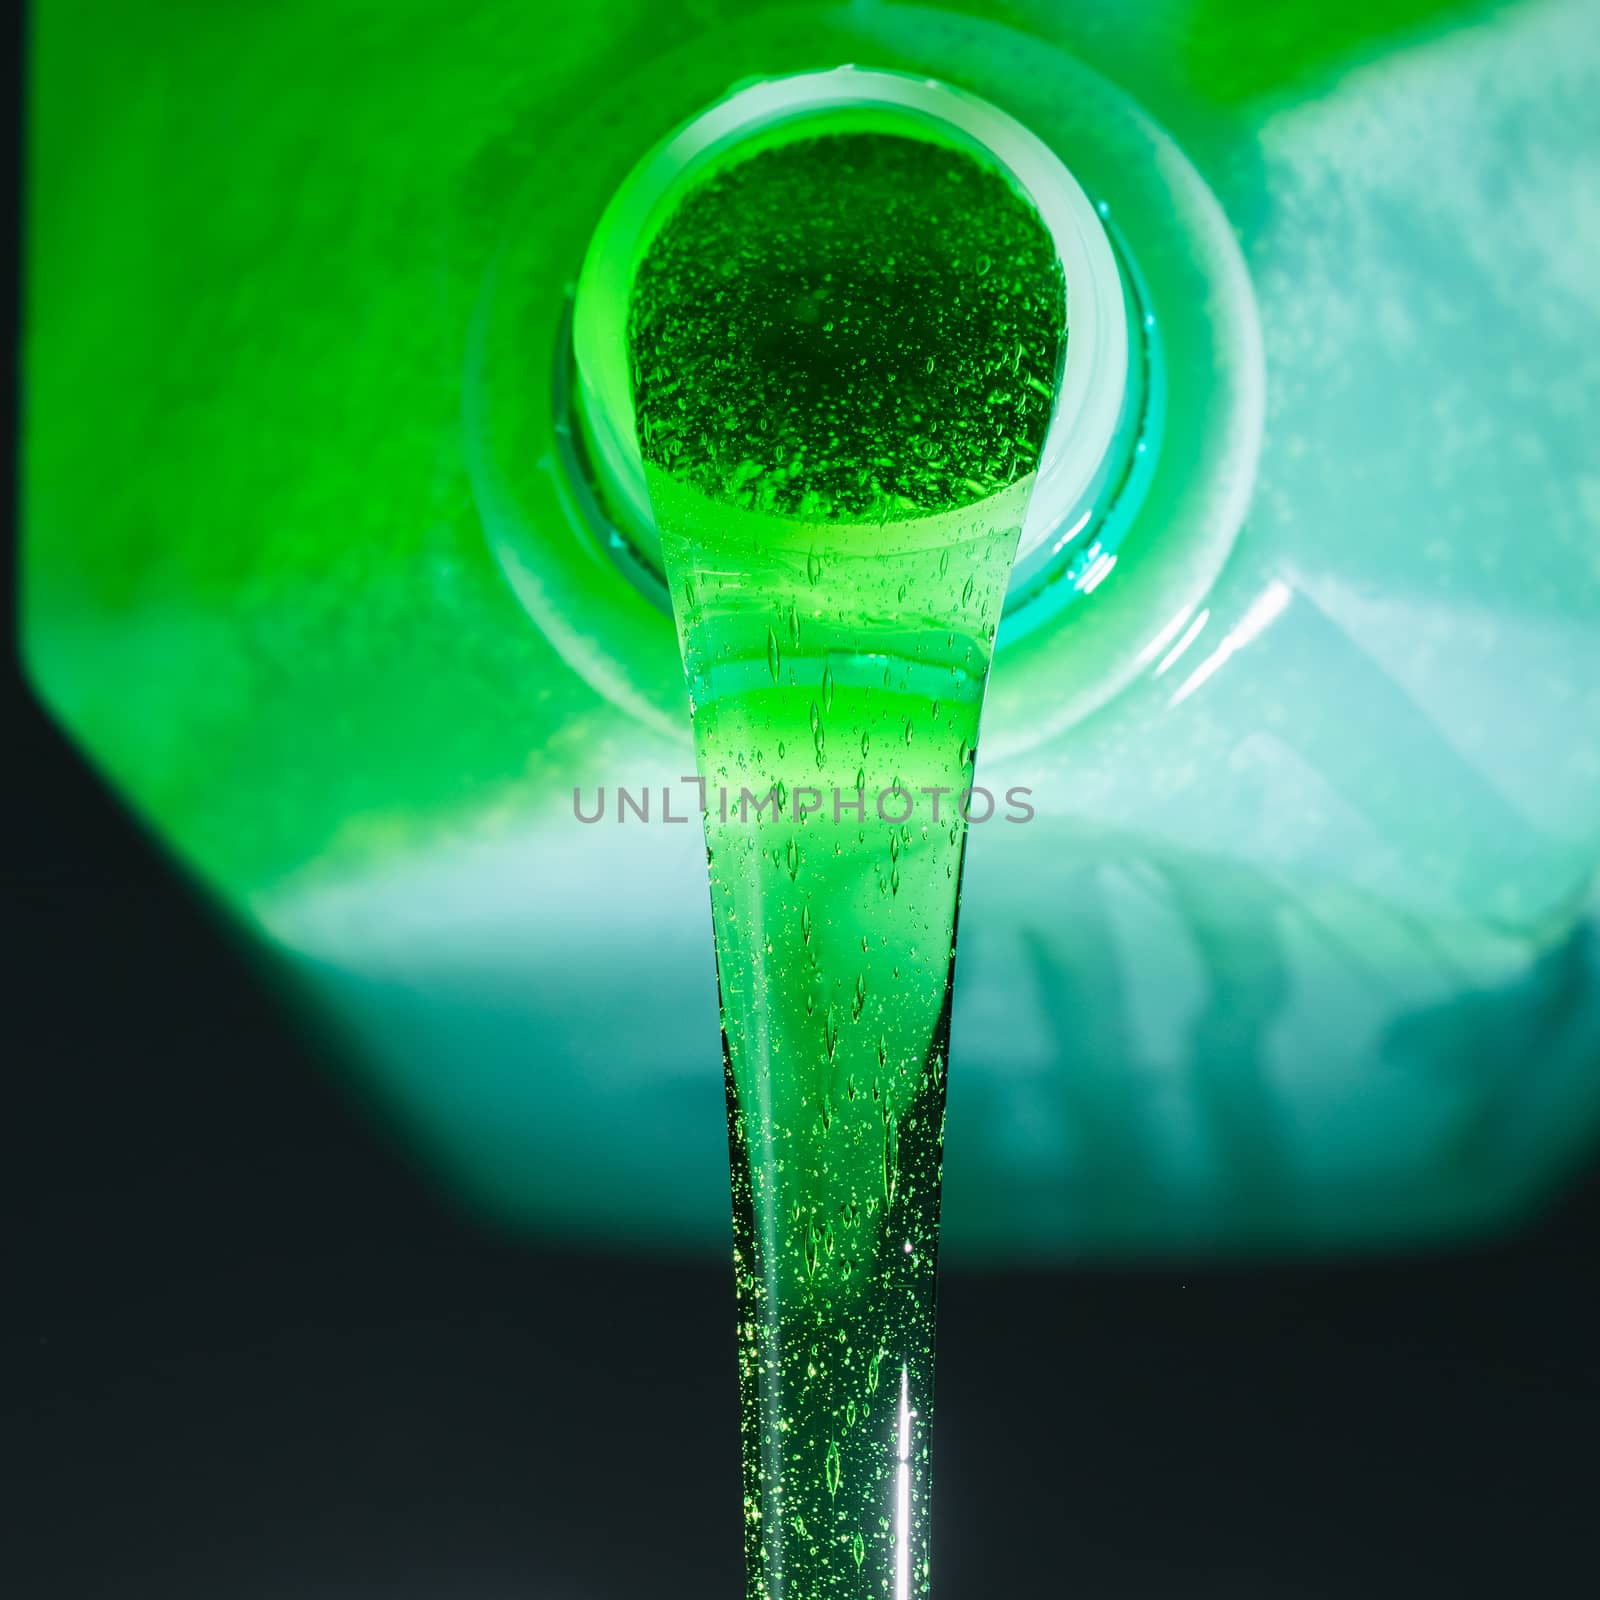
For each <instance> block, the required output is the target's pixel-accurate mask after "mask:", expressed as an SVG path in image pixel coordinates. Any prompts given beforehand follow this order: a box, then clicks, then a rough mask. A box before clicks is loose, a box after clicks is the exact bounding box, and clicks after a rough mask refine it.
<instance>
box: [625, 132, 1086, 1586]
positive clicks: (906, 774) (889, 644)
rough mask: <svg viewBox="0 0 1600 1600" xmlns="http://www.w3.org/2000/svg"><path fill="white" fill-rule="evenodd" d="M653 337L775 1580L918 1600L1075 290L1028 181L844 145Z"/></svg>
mask: <svg viewBox="0 0 1600 1600" xmlns="http://www.w3.org/2000/svg"><path fill="white" fill-rule="evenodd" d="M629 341H630V350H631V356H632V360H633V380H634V393H635V404H636V409H637V416H638V427H639V441H640V446H641V450H642V453H643V456H644V461H645V472H646V478H647V482H648V486H649V491H650V498H651V504H652V508H653V511H654V514H655V518H656V521H657V524H658V526H659V528H660V531H661V537H662V551H663V557H664V560H665V565H666V572H667V575H668V579H669V582H670V585H671V590H672V597H673V606H674V614H675V617H676V621H677V627H678V636H679V641H680V644H681V646H682V651H683V658H684V665H685V669H686V674H687V678H688V683H689V691H690V703H691V717H692V721H693V729H694V737H695V748H696V756H697V761H698V768H699V774H700V777H701V779H702V780H703V782H704V785H705V790H704V799H705V830H706V855H707V861H708V863H709V870H710V880H711V892H712V911H713V920H714V925H715V934H716V951H717V973H718V982H719V987H720V993H721V1003H722V1029H723V1059H724V1067H725V1075H726V1084H727V1105H728V1128H729V1145H730V1154H731V1162H732V1178H733V1210H734V1260H735V1268H736V1275H737V1298H738V1330H739V1337H738V1347H739V1380H740V1395H741V1407H742V1426H743V1455H744V1511H745V1549H746V1565H747V1572H748V1590H749V1594H750V1595H751V1596H752V1597H760V1600H813V1597H816V1600H821V1597H824V1596H832V1597H844V1596H863V1597H865V1596H875V1597H876V1596H888V1597H891V1600H905V1597H907V1596H909V1595H921V1594H925V1593H927V1591H928V1586H929V1574H928V1530H929V1518H928V1511H929V1501H928V1495H929V1460H930V1455H929V1429H930V1424H931V1421H932V1413H933V1375H934V1371H933V1369H934V1332H935V1286H936V1279H935V1269H936V1263H937V1257H938V1228H939V1192H940V1176H941V1163H942V1151H943V1135H944V1114H945V1072H946V1066H947V1061H948V1045H949V1034H950V1000H951V977H952V971H953V963H954V957H955V937H956V917H957V908H958V905H959V900H960V885H961V867H962V858H963V853H964V849H965V843H966V832H967V829H966V823H965V821H964V819H963V816H962V810H961V797H962V794H963V792H964V791H966V790H967V789H968V787H969V785H970V784H971V782H972V773H973V758H974V752H975V749H976V745H977V737H978V718H979V711H980V708H981V705H982V700H983V690H984V683H985V679H986V676H987V673H988V668H989V661H990V657H991V653H992V649H993V641H994V635H995V629H996V626H997V624H998V621H999V617H1000V611H1001V605H1002V601H1003V599H1004V595H1005V590H1006V583H1007V579H1008V576H1009V573H1010V567H1011V562H1012V559H1013V557H1014V555H1015V551H1016V544H1017V538H1018V533H1019V531H1020V528H1021V524H1022V519H1023V514H1024V512H1025V510H1026V508H1027V501H1028V496H1029V493H1030V492H1031V489H1032V486H1033V476H1034V466H1035V463H1036V461H1037V458H1038V455H1039V451H1040V449H1041V448H1042V445H1043V442H1044V435H1045V431H1046V428H1047V425H1048V421H1049V416H1050V409H1051V403H1052V398H1053V394H1054V389H1055V383H1056V380H1057V377H1058V374H1059V371H1060V365H1061V361H1062V357H1063V354H1064V349H1065V341H1066V304H1065V287H1064V284H1063V281H1062V275H1061V270H1060V266H1059V263H1058V261H1057V257H1056V252H1055V249H1054V246H1053V244H1052V241H1051V239H1050V237H1049V235H1048V233H1047V231H1046V230H1045V228H1044V226H1043V224H1042V223H1041V222H1040V220H1039V218H1038V216H1037V214H1036V212H1035V211H1034V209H1033V207H1032V205H1031V203H1030V202H1029V201H1028V200H1027V199H1026V197H1025V196H1023V195H1022V194H1021V193H1020V192H1019V191H1018V190H1017V188H1016V187H1015V186H1014V185H1013V184H1012V182H1011V181H1010V180H1009V179H1008V178H1007V177H1006V176H1005V175H1003V174H1002V173H1001V172H999V171H996V170H994V169H992V168H990V167H988V166H986V165H984V164H982V163H981V162H980V160H979V159H977V158H976V157H974V156H972V155H969V154H967V153H966V152H965V151H964V150H961V149H958V148H954V147H952V146H949V145H945V144H942V143H940V142H938V141H937V140H936V139H935V138H934V137H929V138H920V137H908V136H904V135H901V134H897V133H896V134H890V133H884V132H881V131H873V130H871V129H867V130H862V129H859V128H854V129H850V130H849V131H839V132H819V133H811V134H809V135H804V136H800V137H794V136H791V137H790V138H789V140H788V142H784V143H778V144H776V145H770V146H768V147H767V148H763V149H760V150H759V151H757V152H756V153H754V154H746V155H745V156H744V157H743V159H735V160H733V161H732V162H731V163H730V164H726V165H723V166H722V167H720V168H718V169H717V170H715V171H713V172H711V173H710V174H709V175H707V176H704V177H702V178H701V179H699V180H698V181H697V182H695V183H694V184H693V185H692V187H691V188H689V189H688V191H687V192H686V193H685V194H684V195H683V196H682V197H681V199H680V200H679V201H678V203H677V204H676V206H675V208H674V209H673V210H672V211H671V212H670V214H669V215H668V217H667V219H666V221H665V223H664V224H663V225H662V226H661V228H660V229H659V231H658V232H657V233H656V234H655V236H654V238H653V239H652V240H651V242H650V243H649V245H648V248H647V249H646V251H645V253H644V255H643V257H642V259H641V261H640V263H639V266H638V269H637V271H636V275H635V279H634V287H633V292H632V298H631V303H630V313H629ZM971 804H972V807H973V814H974V815H976V816H980V817H981V816H982V815H983V811H984V802H983V799H982V797H981V796H979V797H977V798H975V799H974V800H973V801H972V802H971Z"/></svg>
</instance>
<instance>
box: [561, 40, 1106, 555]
mask: <svg viewBox="0 0 1600 1600" xmlns="http://www.w3.org/2000/svg"><path fill="white" fill-rule="evenodd" d="M852 111H855V112H875V113H880V114H885V115H887V116H888V117H889V118H890V119H892V120H895V121H898V122H899V123H901V124H903V125H904V126H906V127H907V128H908V130H910V131H915V132H920V133H922V134H923V136H929V135H930V134H931V135H932V136H934V137H942V138H943V139H945V140H946V141H948V142H950V143H952V144H954V145H957V146H958V147H963V148H966V149H968V150H970V151H972V153H973V154H975V155H977V156H978V157H980V158H981V159H982V160H984V161H985V162H986V163H988V164H990V165H992V166H996V167H998V168H1000V169H1001V170H1002V171H1003V173H1004V174H1005V175H1006V176H1007V177H1008V178H1009V179H1010V180H1011V182H1012V183H1013V184H1014V185H1015V186H1016V187H1017V188H1018V189H1019V190H1020V191H1021V192H1022V193H1023V194H1024V195H1025V196H1026V197H1027V198H1028V200H1029V201H1030V202H1031V203H1032V204H1033V206H1034V208H1035V210H1036V211H1037V213H1038V215H1039V218H1040V220H1041V221H1042V222H1043V224H1044V226H1045V228H1046V230H1047V232H1048V233H1049V234H1050V237H1051V239H1052V240H1053V242H1054V244H1055V248H1056V254H1057V258H1058V260H1059V262H1060V265H1061V269H1062V274H1063V277H1064V279H1065V282H1066V309H1067V338H1066V354H1065V359H1064V361H1063V363H1062V369H1061V374H1060V377H1059V379H1058V381H1057V384H1056V392H1055V396H1054V399H1053V404H1052V408H1051V415H1050V422H1049V426H1048V428H1047V431H1046V434H1045V440H1044V445H1043V448H1042V449H1041V451H1040V457H1039V466H1038V468H1037V474H1036V478H1035V482H1034V486H1033V492H1032V494H1031V496H1030V498H1029V502H1028V510H1027V513H1026V516H1025V518H1024V521H1023V526H1022V530H1021V536H1020V539H1019V543H1018V551H1017V558H1018V561H1019V563H1020V562H1021V561H1022V559H1023V558H1024V557H1026V556H1028V555H1029V554H1031V553H1032V552H1033V551H1035V550H1036V549H1038V548H1039V547H1040V546H1041V545H1043V544H1044V543H1045V542H1046V540H1048V539H1049V538H1050V537H1051V535H1052V534H1053V533H1055V532H1056V531H1057V530H1059V529H1060V528H1062V527H1070V526H1072V525H1073V523H1074V522H1076V521H1077V520H1078V519H1079V518H1080V517H1081V516H1082V515H1083V513H1084V511H1086V510H1087V509H1089V508H1090V507H1091V506H1092V504H1093V501H1094V496H1095V493H1096V491H1097V489H1098V488H1099V486H1100V481H1101V478H1102V476H1103V471H1102V469H1103V467H1104V464H1105V462H1106V459H1107V457H1108V455H1109V454H1110V452H1111V450H1112V448H1113V444H1114V441H1115V437H1116V433H1117V429H1118V425H1119V423H1120V421H1121V419H1122V415H1123V401H1124V396H1125V394H1126V390H1127V383H1128V329H1127V316H1126V305H1125V301H1124V298H1123V285H1122V278H1121V274H1120V272H1119V270H1118V267H1117V262H1116V257H1115V255H1114V253H1113V251H1112V248H1111V245H1110V242H1109V240H1108V238H1107V236H1106V232H1105V229H1104V227H1103V226H1102V224H1101V221H1100V217H1099V215H1098V213H1097V212H1096V210H1095V207H1094V205H1093V204H1092V203H1091V201H1090V200H1089V197H1088V196H1087V195H1086V194H1085V193H1084V191H1083V189H1082V187H1081V186H1080V185H1079V184H1078V182H1077V180H1076V179H1075V178H1074V177H1073V176H1072V174H1071V173H1070V172H1069V171H1068V170H1067V168H1066V165H1065V164H1064V163H1063V162H1062V160H1061V158H1060V157H1059V156H1057V155H1056V154H1055V152H1054V151H1052V150H1051V149H1050V148H1049V146H1048V145H1046V144H1045V143H1044V142H1043V141H1042V140H1041V139H1039V138H1038V137H1037V136H1036V135H1035V134H1033V133H1031V132H1030V131H1029V130H1028V129H1027V128H1026V127H1024V126H1023V124H1022V123H1020V122H1018V121H1017V120H1016V119H1015V118H1014V117H1011V116H1009V115H1008V114H1007V113H1005V112H1003V111H1001V110H999V109H998V108H997V107H995V106H993V105H991V104H989V102H987V101H986V100H983V99H981V98H980V97H979V96H977V95H974V94H972V93H970V92H968V91H967V90H964V89H959V88H956V87H955V86H953V85H951V84H947V83H943V82H940V81H938V80H936V79H933V78H925V77H916V76H914V75H912V74H909V73H901V72H892V71H886V70H882V69H878V68H863V67H856V66H843V67H835V68H831V69H828V70H825V71H818V72H803V73H795V74H790V75H786V76H784V77H780V78H768V79H758V80H754V81H749V82H745V83H742V84H739V85H736V86H735V87H734V88H733V89H732V90H730V92H729V93H728V94H727V95H726V96H725V97H724V98H723V99H721V100H719V101H716V102H715V103H714V104H712V105H710V106H708V107H707V108H705V109H704V110H703V111H701V112H699V113H698V114H697V115H695V116H694V117H692V118H690V119H689V120H688V121H687V122H685V123H683V124H681V125H680V126H679V127H677V128H676V129H674V130H673V131H672V132H671V133H669V134H667V135H666V137H665V138H663V139H662V140H660V141H659V142H658V143H657V144H656V145H655V146H654V147H653V148H652V149H650V150H649V151H647V152H646V154H645V155H644V156H643V157H642V158H641V159H640V160H639V162H638V163H637V164H636V165H635V166H634V168H633V169H632V171H631V172H630V173H629V174H628V176H627V177H626V178H625V179H624V181H623V182H622V184H621V185H620V186H619V188H618V189H617V190H616V192H615V193H614V194H613V196H612V198H611V200H610V202H609V204H608V205H607V207H606V209H605V211H604V212H603V213H602V215H601V218H600V221H599V223H598V224H597V225H596V227H595V230H594V233H593V235H592V236H591V240H590V244H589V249H588V251H587V253H586V255H585V257H584V262H583V267H582V270H581V273H580V275H579V279H578V285H577V291H576V295H575V297H574V305H573V325H572V327H573V332H572V337H573V356H574V365H575V368H576V378H577V400H578V405H577V407H576V410H577V413H578V418H579V421H580V424H581V426H582V428H583V431H584V434H585V440H586V444H587V447H588V450H589V454H590V458H591V460H592V462H593V464H594V467H595V469H596V470H597V473H598V475H599V477H600V478H601V480H602V482H603V483H604V485H605V490H606V495H607V500H608V502H610V503H611V504H612V507H613V510H614V511H615V512H616V513H618V514H619V515H621V516H622V517H624V518H625V519H626V521H627V522H628V523H629V524H630V525H631V527H632V529H633V531H634V533H635V535H636V536H638V537H641V538H644V539H646V540H647V541H648V544H649V546H650V547H651V548H652V549H654V548H656V547H658V544H659V534H658V533H657V530H656V528H655V523H654V517H653V515H652V512H651V508H650V499H649V493H648V490H647V488H646V485H645V475H644V461H643V457H642V455H641V452H640V449H639V441H638V432H637V424H636V420H635V412H634V405H633V385H632V382H631V378H630V363H629V352H628V342H627V319H628V304H629V297H630V293H631V290H632V279H633V273H634V271H635V269H636V267H637V264H638V262H639V261H640V260H641V259H642V257H643V254H644V251H645V249H646V247H647V246H648V244H649V241H650V240H651V239H652V238H653V237H654V235H655V232H656V230H657V229H658V228H659V227H660V226H661V225H662V224H663V223H664V222H665V221H666V220H667V217H668V216H669V215H670V213H671V211H672V209H673V207H674V205H675V204H676V202H677V200H678V199H679V198H680V197H681V195H682V194H683V192H684V191H685V190H686V189H687V188H688V187H689V186H690V185H691V184H692V183H693V182H694V181H696V179H697V178H698V177H700V176H701V175H702V174H703V173H705V172H706V170H707V169H708V168H709V167H710V166H711V165H713V164H714V163H715V162H717V161H718V160H719V159H720V158H723V157H725V156H726V155H727V154H728V153H729V152H730V151H731V150H733V149H734V148H736V147H741V146H744V145H746V144H749V143H753V142H755V141H758V140H762V139H763V138H768V139H772V140H773V141H774V142H780V141H782V140H783V139H785V138H788V137H803V131H802V130H803V127H804V124H806V123H808V122H812V121H814V120H817V119H818V118H822V117H826V116H828V115H829V114H830V113H834V114H837V113H839V112H852Z"/></svg>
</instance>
